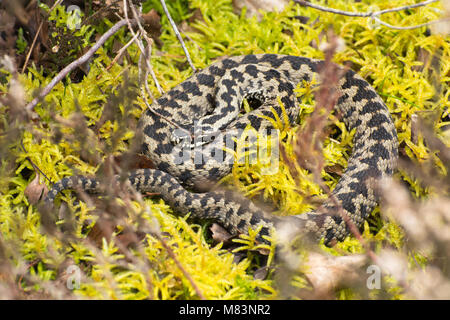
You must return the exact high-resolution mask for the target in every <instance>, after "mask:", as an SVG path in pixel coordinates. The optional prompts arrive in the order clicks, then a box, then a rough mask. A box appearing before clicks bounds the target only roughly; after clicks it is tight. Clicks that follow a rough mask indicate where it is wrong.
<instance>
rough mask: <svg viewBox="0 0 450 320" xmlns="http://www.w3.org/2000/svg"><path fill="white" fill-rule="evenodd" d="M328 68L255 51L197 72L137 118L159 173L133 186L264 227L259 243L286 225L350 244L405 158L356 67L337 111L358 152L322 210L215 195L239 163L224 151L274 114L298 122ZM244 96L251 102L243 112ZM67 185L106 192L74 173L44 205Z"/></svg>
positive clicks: (140, 175) (144, 173)
mask: <svg viewBox="0 0 450 320" xmlns="http://www.w3.org/2000/svg"><path fill="white" fill-rule="evenodd" d="M324 67H325V61H324V60H317V59H311V58H307V57H298V56H291V55H279V54H250V55H244V56H234V57H227V58H224V59H222V60H220V61H216V62H214V63H212V64H211V65H209V66H208V67H206V68H204V69H203V70H201V71H198V72H196V73H194V74H193V75H192V76H191V77H189V78H188V79H186V80H185V81H183V82H181V83H180V84H178V85H177V86H175V87H174V88H172V89H171V90H170V91H168V92H166V93H165V94H163V95H161V96H160V97H159V98H158V99H156V100H154V101H153V103H152V105H151V106H150V107H149V108H147V109H146V110H145V111H144V112H143V113H142V115H141V117H140V118H139V121H138V125H137V132H139V133H140V146H141V151H140V152H141V153H142V155H144V156H145V157H147V158H148V159H150V160H151V162H152V163H153V164H154V165H155V169H137V170H133V171H130V172H128V173H127V178H128V182H129V186H130V188H132V189H133V190H135V191H137V192H140V193H143V194H144V193H146V192H151V193H157V194H159V195H160V197H161V198H162V199H163V200H164V201H165V202H166V203H167V204H168V205H169V206H170V207H171V208H172V209H173V210H174V212H176V213H178V214H182V215H186V214H190V217H191V218H198V219H201V220H210V221H214V222H216V223H218V224H219V225H221V226H222V227H224V228H225V229H226V230H227V231H228V232H229V233H231V234H232V235H238V234H248V232H249V229H250V228H253V229H256V228H258V230H259V233H258V238H257V240H258V241H261V242H267V239H268V238H267V236H270V235H271V234H272V232H273V230H276V231H278V230H281V229H283V228H285V227H286V226H288V227H289V228H290V229H289V230H291V231H292V230H293V231H294V233H299V234H305V235H310V236H311V237H312V238H313V239H315V240H317V241H319V240H321V239H323V240H324V243H325V244H326V245H330V244H333V243H336V241H342V240H343V239H345V237H346V236H348V235H349V234H350V233H351V225H350V224H353V225H354V226H356V227H358V228H361V227H362V225H363V223H364V221H365V220H366V219H367V217H368V215H369V214H370V213H371V212H372V210H373V209H374V208H375V207H376V206H377V204H378V202H379V199H380V196H381V195H380V194H379V192H378V191H377V190H378V189H377V187H376V184H377V183H380V181H382V179H383V178H387V177H390V176H392V174H393V172H394V170H395V168H396V163H397V160H398V138H397V133H396V128H395V125H394V122H393V120H392V117H391V115H390V113H389V110H388V108H387V107H386V105H385V103H384V102H383V100H382V98H381V97H380V96H379V95H378V94H377V92H376V91H375V89H374V88H373V87H372V86H371V85H370V84H369V83H368V82H367V81H366V80H365V79H364V78H362V77H361V76H360V75H358V74H357V73H356V72H355V71H353V70H351V69H349V68H346V69H344V67H342V66H338V68H339V70H341V71H343V72H342V74H343V75H342V76H341V77H340V79H339V81H338V83H337V84H336V86H335V87H336V91H337V93H338V96H339V98H338V99H337V102H336V104H335V106H334V109H335V111H337V112H338V114H339V115H341V117H342V121H343V122H344V123H345V126H346V127H347V129H348V130H349V131H351V130H355V133H354V136H353V148H352V152H351V155H350V157H349V159H348V165H347V168H346V169H345V171H344V172H343V174H342V176H341V177H340V179H339V181H338V183H337V184H336V186H335V188H334V189H333V190H332V191H331V194H330V196H329V197H328V198H327V199H326V200H325V201H324V202H323V203H322V204H321V205H320V207H318V208H317V209H315V210H311V211H309V212H306V213H301V214H298V213H291V214H290V215H287V216H277V215H274V214H271V213H270V212H266V210H263V209H262V208H260V207H259V206H257V205H256V204H254V203H253V202H252V201H251V200H250V199H247V198H245V197H244V196H242V195H239V194H238V193H236V192H233V191H232V190H229V189H226V188H225V190H214V189H210V186H211V184H212V183H214V182H217V181H218V180H219V179H221V178H222V177H224V176H226V175H227V174H230V172H231V170H232V168H233V165H234V160H235V158H234V155H233V153H232V152H227V151H226V149H231V150H233V149H234V150H235V148H236V143H237V139H236V138H239V136H240V135H242V132H243V130H245V129H246V128H248V126H249V125H250V126H251V127H252V128H254V129H255V130H257V132H262V131H264V130H269V129H270V128H273V121H271V119H274V118H276V117H279V118H280V119H282V121H289V123H291V124H295V122H296V120H297V119H298V115H299V110H300V107H299V100H300V98H299V97H297V96H296V94H295V91H294V90H295V88H296V86H297V85H298V84H299V83H304V82H305V81H306V82H311V81H312V80H313V79H314V77H315V76H317V75H318V74H319V71H320V70H321V68H324ZM322 81H326V79H325V80H322ZM244 99H246V100H247V101H248V104H249V105H250V106H251V110H250V111H249V112H245V113H244V112H242V110H241V109H242V103H243V100H244ZM280 102H281V103H280ZM224 146H225V147H226V148H224ZM224 150H225V151H224ZM66 189H81V190H83V191H84V192H87V193H98V192H100V190H101V186H100V183H99V181H98V179H96V178H95V177H94V178H90V177H86V176H81V175H74V176H68V177H65V178H63V179H62V180H60V181H59V182H56V183H55V184H54V185H53V186H52V188H51V189H50V191H49V192H48V194H47V196H46V198H45V202H46V203H53V202H54V200H55V198H56V196H57V194H58V193H60V192H61V191H63V190H66ZM283 230H284V229H283ZM269 239H270V238H269Z"/></svg>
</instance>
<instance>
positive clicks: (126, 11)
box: [123, 0, 164, 94]
mask: <svg viewBox="0 0 450 320" xmlns="http://www.w3.org/2000/svg"><path fill="white" fill-rule="evenodd" d="M130 7H131V9H132V11H133V14H134V16H135V17H136V19H137V17H138V16H137V13H136V11H135V10H134V7H133V4H132V3H130ZM123 8H124V10H123V12H124V15H125V20H127V21H128V20H129V19H128V4H127V0H123ZM138 26H139V28H140V30H141V32H142V34H143V35H144V36H145V34H146V32H145V30H144V28H142V25H141V24H140V22H139V21H138ZM128 29H129V30H130V32H131V34H133V36H135V35H136V33H135V32H134V30H133V28H132V26H131V24H128ZM146 39H147V42H148V45H149V46H150V45H151V44H150V42H149V40H148V38H147V37H146ZM136 44H137V46H138V48H139V50H140V51H141V54H142V55H144V57H146V59H145V63H146V65H147V69H148V70H149V71H150V74H151V76H152V78H153V81H154V82H155V85H156V88H157V89H158V91H159V93H160V94H163V93H164V90H163V89H162V87H161V86H160V85H159V82H158V80H157V79H156V75H155V74H154V72H153V69H152V66H151V64H150V60H149V59H150V57H147V55H146V53H145V52H146V50H145V48H144V44H143V42H142V40H141V39H137V40H136Z"/></svg>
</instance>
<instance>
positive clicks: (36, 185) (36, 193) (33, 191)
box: [24, 173, 48, 204]
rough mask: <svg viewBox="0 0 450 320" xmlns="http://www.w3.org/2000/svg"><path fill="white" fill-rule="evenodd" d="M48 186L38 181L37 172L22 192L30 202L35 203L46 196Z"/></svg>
mask: <svg viewBox="0 0 450 320" xmlns="http://www.w3.org/2000/svg"><path fill="white" fill-rule="evenodd" d="M47 193H48V188H47V186H46V185H45V184H43V183H42V184H41V183H40V182H39V173H36V177H35V178H34V179H33V181H31V182H30V183H29V184H28V186H27V187H26V188H25V191H24V194H25V196H26V197H27V199H28V201H29V202H30V204H37V203H38V202H39V201H40V200H41V199H44V198H45V197H46V196H47Z"/></svg>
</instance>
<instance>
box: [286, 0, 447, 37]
mask: <svg viewBox="0 0 450 320" xmlns="http://www.w3.org/2000/svg"><path fill="white" fill-rule="evenodd" d="M438 1H440V0H428V1H423V2H419V3H415V4H411V5H406V6H401V7H397V8H391V9H385V10H379V11H367V12H351V11H343V10H339V9H334V8H329V7H324V6H321V5H318V4H314V3H311V2H307V1H304V0H294V2H296V3H298V4H300V5H301V6H305V7H310V8H313V9H316V10H320V11H324V12H331V13H335V14H340V15H343V16H349V17H362V18H372V19H373V20H374V21H376V22H378V23H379V24H381V25H383V26H385V27H388V28H391V29H397V30H411V29H417V28H421V27H425V26H428V25H430V24H435V23H439V22H443V21H448V19H441V20H434V21H430V22H425V23H422V24H419V25H415V26H406V27H401V26H394V25H391V24H389V23H387V22H384V21H383V20H381V19H380V18H379V16H381V15H382V14H385V13H389V12H397V11H402V10H408V9H413V8H417V7H423V6H426V5H429V4H431V3H434V2H438Z"/></svg>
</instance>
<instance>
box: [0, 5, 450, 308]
mask: <svg viewBox="0 0 450 320" xmlns="http://www.w3.org/2000/svg"><path fill="white" fill-rule="evenodd" d="M315 2H317V3H321V4H323V5H325V3H326V2H325V1H315ZM372 2H373V1H369V0H363V1H355V2H353V1H345V0H336V1H333V2H332V4H330V5H332V6H333V8H337V9H341V10H346V11H361V12H365V11H368V10H369V9H370V8H371V6H372ZM94 3H95V1H94ZM159 3H160V2H159V1H155V0H147V1H145V2H144V3H143V12H144V13H146V14H150V13H149V12H151V11H150V10H151V9H156V10H157V12H158V14H159V16H161V17H162V18H161V20H160V21H158V23H160V25H161V29H160V34H157V33H156V35H155V34H153V33H152V36H153V41H154V43H155V44H154V45H153V50H152V55H151V59H150V60H149V61H150V64H151V67H152V69H153V72H154V73H155V75H156V79H157V81H158V82H159V84H160V85H161V87H162V88H163V90H164V91H166V92H167V91H168V90H170V88H172V87H174V86H175V85H176V84H178V83H180V82H181V81H183V80H184V79H186V78H188V77H189V76H190V75H191V74H192V70H191V68H190V67H189V65H188V64H187V63H186V57H185V55H184V52H183V50H182V48H181V46H180V43H179V41H178V40H177V38H176V35H175V33H174V31H173V30H172V28H171V27H170V24H169V21H168V19H167V18H166V17H165V15H164V12H163V11H162V8H161V7H160V4H159ZM376 3H377V6H378V7H379V8H380V9H388V8H395V7H399V6H402V5H405V4H410V3H414V1H409V0H407V1H406V0H395V1H387V0H383V1H377V2H376ZM168 6H169V11H170V13H171V15H172V17H173V18H174V20H175V22H176V23H177V24H178V25H179V27H180V28H181V32H182V35H183V37H184V39H185V41H186V42H185V44H186V47H187V49H188V51H189V53H190V57H191V59H192V60H193V63H194V65H195V66H196V67H197V68H198V69H201V68H204V67H206V66H208V65H209V64H211V63H212V62H214V61H215V60H216V59H218V58H220V57H224V56H235V55H243V54H250V53H278V54H289V55H296V56H306V57H310V58H319V59H323V58H324V50H323V49H324V47H325V45H326V44H327V43H328V42H329V41H330V39H331V36H330V34H331V32H332V33H333V34H334V35H336V36H337V37H338V43H340V44H341V45H340V46H339V47H338V49H337V51H336V53H335V55H334V58H333V61H335V62H337V63H339V64H348V65H349V66H350V67H351V68H352V69H353V70H355V71H357V72H358V73H359V74H360V75H361V76H363V77H364V78H365V79H367V80H368V81H369V82H370V83H371V84H372V85H373V86H374V88H375V89H376V90H377V92H378V93H379V94H380V95H381V96H382V98H383V99H384V101H385V102H386V104H387V106H388V107H389V110H390V111H391V114H392V117H393V119H394V122H395V125H396V128H397V131H398V138H399V142H400V149H399V152H400V156H401V159H400V160H401V161H400V166H399V170H398V172H397V173H396V174H395V177H394V178H395V181H396V184H395V185H391V184H389V185H388V184H387V185H386V187H385V189H384V190H385V201H384V202H383V203H384V204H385V205H383V206H382V208H381V209H380V208H379V207H377V208H376V209H375V210H374V212H373V213H372V215H371V216H370V218H369V219H368V221H367V222H366V224H365V225H364V229H363V230H362V238H363V241H364V242H361V240H359V239H358V238H357V237H355V236H353V235H352V236H349V237H348V238H347V239H346V240H345V241H343V242H342V243H338V244H337V245H336V246H334V247H332V248H327V247H325V246H323V245H322V244H320V246H319V248H315V249H314V252H319V253H320V254H322V255H327V256H328V255H331V256H333V257H342V256H353V255H355V254H360V255H363V256H365V255H366V254H368V251H371V252H372V253H373V254H374V255H375V256H377V257H378V258H379V260H380V261H383V263H384V264H383V266H382V269H383V272H384V273H383V280H382V286H381V288H378V289H373V290H371V289H369V288H367V287H366V284H365V283H366V282H365V281H366V279H367V272H366V268H367V265H368V264H373V263H374V262H373V261H372V262H371V261H366V262H364V264H363V266H359V269H358V270H359V278H358V279H359V282H356V284H355V283H352V284H349V283H345V284H344V285H342V286H339V287H336V288H332V290H331V292H329V291H327V292H326V293H323V292H320V294H319V293H318V291H320V290H317V289H318V288H317V287H314V284H312V283H311V279H308V274H309V272H310V271H313V270H312V267H311V266H308V256H309V250H310V248H308V250H306V249H305V248H301V249H296V250H293V251H292V252H289V253H286V256H285V260H281V261H278V260H277V259H274V251H275V244H274V245H273V246H271V247H269V246H264V245H261V244H257V243H256V242H255V240H254V239H255V234H256V233H257V230H250V233H249V235H248V236H241V238H239V239H235V240H234V241H232V243H231V244H230V243H228V244H227V243H217V242H215V241H214V239H213V238H214V237H212V236H211V232H210V231H209V228H210V227H211V223H210V222H203V221H191V220H190V219H189V217H179V216H176V215H174V214H173V212H172V210H171V208H170V207H168V206H167V205H166V204H164V202H163V200H161V199H159V198H158V197H155V196H151V197H145V198H143V199H142V198H140V197H139V196H136V195H133V194H127V193H125V192H124V191H123V190H120V189H119V188H118V189H117V190H115V189H114V188H111V189H112V190H109V191H108V192H110V193H109V194H108V195H105V196H104V197H103V199H100V200H96V199H95V198H89V197H87V198H86V197H81V199H82V200H86V201H77V200H76V199H77V198H76V197H75V196H74V194H71V193H70V192H66V193H64V195H63V196H62V197H61V203H62V202H67V205H66V206H63V207H62V209H61V210H60V211H59V212H58V213H57V214H58V215H59V216H58V217H55V216H54V215H53V214H52V213H49V212H45V210H39V208H38V207H39V206H38V205H37V204H36V203H32V202H33V201H32V200H31V198H30V193H33V192H35V193H36V192H37V193H38V195H37V197H38V198H39V196H40V195H41V192H43V190H45V187H43V185H44V184H45V185H46V186H49V187H50V186H51V184H52V183H53V182H56V181H58V180H60V179H61V178H63V177H65V176H70V175H73V174H83V175H97V176H99V177H101V179H102V181H104V182H107V181H109V180H108V179H111V176H112V172H115V171H117V170H118V169H120V170H119V171H121V172H126V171H127V170H130V168H132V167H136V166H138V163H137V161H136V159H135V158H134V156H133V154H134V153H135V152H136V150H137V149H138V148H137V146H135V145H134V144H133V141H134V140H133V138H134V137H135V135H136V131H135V126H136V122H137V119H138V118H139V116H140V114H141V113H142V111H143V110H145V109H146V108H147V106H146V104H145V100H144V99H143V95H142V94H141V92H140V91H139V85H138V78H139V67H138V64H139V63H138V61H139V56H140V55H141V53H140V50H139V48H138V46H137V45H136V44H135V43H133V44H131V45H130V46H129V47H128V48H127V49H126V53H125V54H124V55H123V56H122V57H121V58H120V59H118V60H117V61H113V59H114V57H115V55H116V54H117V52H118V48H119V49H120V48H121V47H123V46H124V45H125V44H126V43H128V42H129V41H130V40H131V39H132V37H133V35H132V34H131V33H130V32H129V30H127V29H126V28H122V29H121V30H120V31H119V32H117V33H116V34H115V35H114V36H113V37H112V38H110V39H109V40H108V41H107V43H106V44H105V45H104V46H103V47H102V48H100V49H99V50H98V51H97V52H96V55H95V56H94V57H93V58H92V59H91V60H90V61H89V63H88V65H83V66H82V67H81V68H79V69H77V70H76V71H74V72H72V73H71V74H70V75H69V76H68V77H66V78H65V79H64V81H62V82H60V83H58V84H57V85H56V86H55V88H54V89H53V90H52V91H51V92H50V93H49V94H48V95H47V96H46V97H45V99H44V101H43V102H42V103H41V104H39V105H38V106H37V107H36V108H35V112H36V113H37V115H38V119H37V120H36V118H34V120H33V118H32V117H31V115H30V113H27V112H25V109H24V106H25V104H26V102H28V101H31V100H32V98H33V97H34V96H33V95H35V94H36V90H38V89H39V88H42V87H44V86H45V85H46V84H48V83H49V82H50V81H51V80H52V78H53V77H54V76H55V74H56V73H57V72H58V71H59V70H61V69H62V68H64V67H65V65H67V64H68V63H70V62H71V61H73V60H75V59H76V58H77V57H79V56H80V55H81V54H82V52H84V51H83V50H85V49H86V48H87V47H91V46H92V45H93V43H95V41H96V35H98V34H103V33H104V32H105V31H106V30H107V29H109V28H110V27H111V26H112V25H113V24H114V22H115V21H116V20H114V19H117V18H114V15H112V14H110V13H111V12H110V11H113V10H115V9H114V8H115V7H114V6H111V7H110V8H94V7H90V8H85V10H84V14H82V15H81V16H80V19H81V21H82V24H81V27H76V23H77V22H76V21H77V20H76V19H75V18H74V14H70V13H68V12H67V10H66V8H65V7H63V6H61V5H59V6H56V7H55V8H53V10H52V9H51V5H48V6H47V5H41V7H40V8H37V9H36V10H38V12H39V13H40V14H41V15H42V17H43V18H42V19H43V20H42V21H45V23H46V24H47V26H48V30H49V31H48V33H47V37H48V43H47V47H48V48H49V49H50V50H48V49H46V50H43V53H42V52H41V53H42V56H44V57H45V59H39V58H37V59H34V60H30V63H29V65H28V67H27V68H26V70H25V71H24V72H19V71H18V69H17V68H18V67H17V63H19V62H21V63H23V62H24V58H23V57H24V56H25V55H26V53H27V52H28V50H29V48H30V45H31V43H32V38H31V39H28V38H27V37H26V34H25V35H24V29H22V28H16V29H17V30H16V31H15V32H16V33H14V34H15V36H16V40H15V41H13V44H14V51H15V55H14V56H11V55H10V58H8V57H7V56H3V57H0V59H1V61H0V62H1V63H0V65H1V66H0V121H1V122H0V154H1V155H0V161H1V162H0V261H1V262H0V296H1V297H2V298H23V297H30V298H86V297H88V298H100V299H198V298H201V297H204V298H207V299H277V298H299V297H334V298H337V299H355V298H356V299H357V298H371V299H377V298H389V299H401V298H433V297H435V298H443V297H447V298H448V292H449V291H447V296H445V292H446V291H445V290H444V289H442V290H444V291H443V292H444V294H443V295H442V296H439V295H437V294H438V293H437V290H436V291H435V292H434V294H436V295H437V296H433V295H432V294H431V293H430V296H421V295H420V294H419V293H418V292H422V293H421V294H425V291H426V290H422V291H420V290H417V291H415V290H414V285H416V284H418V282H417V281H418V280H417V279H419V280H420V281H422V280H421V279H424V280H423V284H422V283H420V285H421V286H422V287H421V288H428V287H427V286H429V287H432V286H435V284H433V282H432V281H431V280H430V279H431V278H433V277H432V276H431V275H434V277H438V278H439V279H441V281H440V284H439V285H440V286H441V287H439V288H445V287H442V286H445V285H447V286H450V270H449V269H448V262H449V258H450V256H449V254H448V253H449V252H450V242H449V241H448V237H447V239H445V234H448V228H449V225H450V217H449V216H448V213H449V212H450V199H449V191H450V183H449V180H448V170H449V168H450V153H449V149H448V148H449V147H450V130H449V128H450V111H449V110H450V90H449V83H450V38H449V37H448V35H445V34H442V30H440V29H439V25H438V24H436V25H430V26H425V27H421V28H416V29H412V30H395V29H391V28H386V27H383V26H377V25H375V26H374V25H373V23H372V21H371V20H370V19H367V18H358V17H356V18H355V17H346V16H342V15H336V14H333V13H328V12H321V11H318V10H315V9H313V8H307V7H302V6H300V5H298V4H294V3H293V2H291V3H289V4H288V5H287V6H286V7H285V8H284V9H283V10H282V11H280V12H260V17H257V16H250V17H249V16H248V14H247V12H246V9H243V10H242V11H238V12H236V10H235V9H233V5H232V1H231V0H192V1H186V0H174V1H170V2H168ZM94 9H95V10H94ZM1 10H6V9H1ZM102 10H103V11H102ZM117 10H118V11H117V12H120V9H117ZM443 10H444V7H443V4H442V3H440V2H436V3H433V4H430V5H428V6H426V7H421V8H418V9H410V10H403V11H397V12H392V13H388V14H386V15H383V20H384V21H386V22H388V23H390V24H392V25H397V26H408V25H419V24H421V23H424V22H427V21H431V20H436V19H439V18H440V17H441V16H442V12H443ZM447 10H448V9H447ZM96 12H105V14H102V15H100V16H101V17H102V18H101V19H91V18H90V17H91V16H93V15H94V14H95V13H96ZM152 14H154V15H153V17H158V14H156V13H155V12H153V13H152ZM447 14H448V13H447ZM74 19H75V20H74ZM158 20H159V19H158ZM74 21H75V22H74ZM94 22H95V23H94ZM74 26H75V28H74ZM153 31H155V30H153ZM21 57H22V58H21ZM316 80H317V79H315V80H314V81H313V82H312V83H301V84H299V85H298V87H297V89H296V93H297V95H298V97H300V98H301V99H302V100H301V106H302V111H301V115H300V125H298V126H295V127H292V126H289V125H286V124H284V123H281V121H279V122H278V123H276V127H277V128H279V129H280V135H279V137H278V139H279V142H280V144H281V146H282V149H283V150H284V152H285V155H286V156H285V157H281V159H280V164H279V167H278V170H276V172H274V173H273V174H264V172H263V170H265V168H266V167H267V164H264V163H248V162H247V163H242V164H239V165H236V166H235V167H234V169H233V172H232V174H231V175H229V176H227V177H226V178H224V179H223V181H221V183H222V184H223V185H224V186H228V187H229V186H231V187H233V188H239V190H242V192H243V193H245V194H246V196H248V197H250V198H252V199H254V200H264V202H265V203H266V205H270V206H271V207H272V208H273V210H274V214H278V215H290V214H300V213H303V212H306V211H308V210H310V209H311V208H314V207H315V206H317V204H318V203H320V201H322V200H323V199H324V198H326V197H327V194H326V192H324V190H323V189H322V188H321V187H320V185H319V184H318V183H317V181H315V179H314V177H313V174H312V173H311V172H309V171H307V170H306V169H304V168H301V166H300V165H299V164H298V161H297V159H296V156H295V146H296V144H297V142H298V141H297V139H298V137H299V132H301V129H302V127H304V126H305V125H304V124H305V123H307V122H308V121H311V120H310V116H311V113H312V111H313V109H314V93H315V92H316V91H317V85H316V84H317V82H316ZM148 83H149V89H150V92H148V93H147V94H144V95H147V97H146V98H148V99H154V97H157V96H159V95H160V93H159V92H158V89H157V87H156V85H155V82H154V80H153V79H152V78H151V77H150V76H149V77H148ZM246 107H248V105H247V106H246ZM329 120H330V125H329V126H327V132H329V135H328V136H327V138H325V140H324V141H323V158H324V164H325V166H324V170H322V172H321V174H322V178H323V180H324V182H325V184H326V186H328V187H329V188H331V189H332V188H333V187H334V186H335V184H336V183H337V181H338V180H339V177H340V175H341V174H342V172H343V170H344V169H345V167H346V163H347V159H348V157H349V154H351V150H352V136H353V132H348V131H347V130H346V128H345V126H344V124H343V123H342V122H341V121H340V120H339V117H338V115H334V114H331V115H330V116H329ZM237 155H238V157H239V156H241V155H242V154H241V151H240V150H237ZM146 165H148V164H146ZM292 166H294V167H295V168H296V170H294V171H293V170H292ZM37 168H39V170H38V169H37ZM44 174H45V176H46V177H47V178H48V180H47V178H45V177H44ZM49 180H50V181H49ZM30 186H31V187H30ZM36 188H37V190H38V191H36ZM30 189H32V190H31V191H30ZM405 190H407V192H405ZM111 198H113V199H111ZM94 203H95V206H94ZM419 210H420V211H422V212H419ZM406 211H408V214H409V216H408V218H405V217H404V216H401V215H400V214H401V213H402V212H406ZM418 213H421V216H420V215H418ZM425 213H428V215H427V217H430V219H431V217H433V219H432V221H431V222H429V223H430V224H428V222H426V223H423V224H422V225H421V223H420V222H418V225H417V226H416V227H414V228H411V226H409V225H408V221H410V222H411V221H415V220H414V219H415V218H414V217H416V218H417V220H418V221H420V219H424V214H425ZM405 214H406V213H405ZM63 218H64V219H63ZM55 221H57V223H54V222H55ZM96 222H97V223H96ZM421 228H422V229H421ZM61 229H62V230H63V231H61ZM64 230H65V231H64ZM420 230H423V234H424V235H417V234H415V232H416V233H417V232H419V231H420ZM419 233H420V232H419ZM421 236H423V237H421ZM419 239H420V241H419ZM274 243H275V242H274ZM261 252H264V253H266V254H267V253H268V252H269V254H268V255H263V254H261ZM289 257H291V258H292V257H294V258H295V259H299V261H301V262H299V263H298V264H294V265H295V267H292V265H288V264H287V263H286V261H287V260H288V258H289ZM283 261H284V262H283ZM392 261H394V262H392ZM399 261H400V262H401V263H400V262H399ZM402 263H405V267H404V268H403V269H402V271H401V272H396V271H395V270H393V269H392V268H391V269H389V266H392V264H393V265H395V266H400V265H402ZM266 265H267V266H268V268H266ZM180 266H181V268H180ZM278 268H287V269H289V272H290V273H292V277H291V278H289V279H288V280H286V281H287V283H288V284H287V285H286V281H283V280H280V279H279V275H277V269H278ZM261 270H263V272H262V271H261ZM267 270H268V272H266V273H265V272H264V271H267ZM386 270H390V271H391V272H386ZM261 272H262V273H263V274H264V276H263V277H261V276H260V274H261ZM403 272H406V274H404V273H403ZM290 273H288V274H290ZM187 275H188V276H187ZM412 275H415V278H414V279H413V278H412ZM418 275H422V276H421V277H422V278H420V277H419V276H418ZM436 275H438V276H436ZM427 277H430V279H429V278H427ZM77 279H81V281H79V282H77V281H75V280H77ZM427 279H428V280H427ZM411 281H412V282H411ZM414 281H416V282H414ZM69 283H70V284H72V285H75V287H73V286H68V285H67V284H69ZM286 286H289V287H290V288H287V287H286ZM314 289H315V290H314ZM319 289H320V288H319ZM430 292H431V291H430ZM199 293H200V295H199Z"/></svg>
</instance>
